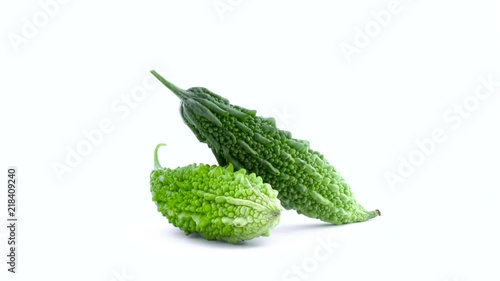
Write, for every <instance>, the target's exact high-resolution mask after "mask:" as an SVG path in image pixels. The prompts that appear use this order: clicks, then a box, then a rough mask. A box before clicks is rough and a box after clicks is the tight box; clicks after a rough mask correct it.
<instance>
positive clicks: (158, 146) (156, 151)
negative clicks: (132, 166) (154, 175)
mask: <svg viewBox="0 0 500 281" xmlns="http://www.w3.org/2000/svg"><path fill="white" fill-rule="evenodd" d="M161 146H166V144H164V143H160V144H158V145H157V146H156V148H155V169H156V170H158V169H161V165H160V161H158V148H160V147H161Z"/></svg>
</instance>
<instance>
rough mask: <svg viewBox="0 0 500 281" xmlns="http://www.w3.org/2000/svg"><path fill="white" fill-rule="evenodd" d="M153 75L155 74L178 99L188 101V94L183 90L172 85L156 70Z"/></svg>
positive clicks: (152, 71)
mask: <svg viewBox="0 0 500 281" xmlns="http://www.w3.org/2000/svg"><path fill="white" fill-rule="evenodd" d="M151 74H153V76H154V77H156V79H158V80H160V82H161V83H162V84H163V85H165V86H166V87H167V88H168V89H170V91H172V92H173V93H174V94H175V95H176V96H177V97H178V98H180V99H181V100H185V99H187V93H186V91H184V90H183V89H181V88H179V87H177V86H175V85H174V84H172V83H170V82H169V81H168V80H167V79H165V78H163V76H161V75H160V74H158V72H156V71H155V70H151Z"/></svg>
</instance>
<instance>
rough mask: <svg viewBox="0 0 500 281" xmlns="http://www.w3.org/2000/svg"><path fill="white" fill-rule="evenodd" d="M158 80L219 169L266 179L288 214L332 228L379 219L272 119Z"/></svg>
mask: <svg viewBox="0 0 500 281" xmlns="http://www.w3.org/2000/svg"><path fill="white" fill-rule="evenodd" d="M152 73H153V75H154V76H155V77H156V78H158V79H159V80H160V81H161V82H162V83H163V84H164V85H165V86H167V87H168V88H169V89H170V90H171V91H172V92H174V94H176V95H177V96H178V97H179V98H180V99H181V109H180V113H181V116H182V118H183V120H184V122H185V124H186V125H187V126H188V127H189V128H190V129H191V130H192V131H193V133H194V134H195V135H196V137H197V138H198V140H199V141H200V142H203V143H206V144H207V145H208V146H209V147H210V148H211V149H212V152H213V153H214V155H215V157H216V158H217V161H218V163H219V164H220V165H226V164H227V163H231V164H233V165H234V167H235V169H240V168H244V169H246V170H247V171H249V172H252V173H255V174H257V175H259V176H260V177H262V179H263V180H264V182H267V183H269V184H271V186H272V188H273V189H275V190H277V191H278V192H279V193H278V198H279V199H280V201H281V204H282V206H283V207H284V208H285V209H287V210H288V209H295V210H296V211H297V213H299V214H303V215H306V216H308V217H311V218H317V219H320V220H322V221H325V222H329V223H332V224H346V223H353V222H363V221H366V220H369V219H371V218H374V217H376V216H378V215H380V212H379V211H378V210H374V211H367V210H366V209H365V208H364V207H363V206H362V205H361V204H359V203H358V202H357V201H356V200H355V198H354V196H353V193H352V191H351V187H350V186H349V184H347V182H346V181H345V180H344V178H343V177H341V176H340V174H339V173H338V172H337V170H336V169H335V168H334V167H333V166H332V165H330V164H329V162H328V161H327V159H325V157H324V156H323V155H322V154H321V153H319V152H317V151H314V150H312V149H311V148H310V147H309V143H308V142H307V141H305V140H298V139H294V138H292V135H291V133H290V132H288V131H283V130H280V129H278V128H277V127H276V122H275V120H274V119H273V118H263V117H260V116H257V114H256V111H255V110H249V109H246V108H243V107H240V106H236V105H232V104H231V103H230V102H229V101H228V100H227V99H225V98H223V97H221V96H219V95H217V94H215V93H213V92H211V91H210V90H208V89H206V88H203V87H195V88H190V89H188V90H182V89H180V88H178V87H176V86H175V85H173V84H171V83H170V82H168V81H167V80H165V79H164V78H163V77H161V76H160V75H159V74H158V73H156V72H155V71H152Z"/></svg>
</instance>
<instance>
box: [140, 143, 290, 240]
mask: <svg viewBox="0 0 500 281" xmlns="http://www.w3.org/2000/svg"><path fill="white" fill-rule="evenodd" d="M163 145H164V144H159V145H158V146H157V147H156V149H155V155H154V159H155V169H154V170H153V171H152V172H151V175H150V184H151V194H152V197H153V201H154V202H155V203H156V206H157V209H158V212H160V213H161V214H162V215H163V216H165V217H166V218H167V219H168V221H169V222H170V223H171V224H173V225H174V226H176V227H178V228H180V229H182V230H184V233H185V234H186V235H189V234H191V233H198V234H200V235H201V236H202V237H203V238H205V239H207V240H224V241H227V242H230V243H236V242H238V241H240V240H250V239H253V238H256V237H259V236H269V235H270V231H271V229H273V228H274V227H275V226H276V225H277V224H278V223H279V220H280V214H281V206H280V203H279V200H278V199H277V193H278V192H277V191H276V190H273V189H272V188H271V186H270V185H269V184H267V183H264V182H263V181H262V178H261V177H258V176H256V175H255V174H254V173H252V174H247V173H246V171H245V170H244V169H240V170H238V171H236V172H235V171H234V170H233V166H232V165H231V164H229V165H227V166H225V167H221V166H216V165H207V164H191V165H188V166H184V167H178V168H176V169H170V168H162V167H161V166H160V164H159V161H158V148H159V147H160V146H163Z"/></svg>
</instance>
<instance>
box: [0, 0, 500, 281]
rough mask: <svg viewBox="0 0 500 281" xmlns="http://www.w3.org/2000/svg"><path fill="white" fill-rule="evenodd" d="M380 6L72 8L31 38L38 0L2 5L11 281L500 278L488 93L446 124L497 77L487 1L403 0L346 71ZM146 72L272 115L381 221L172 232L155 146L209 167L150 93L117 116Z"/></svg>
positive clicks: (492, 108) (169, 105)
mask: <svg viewBox="0 0 500 281" xmlns="http://www.w3.org/2000/svg"><path fill="white" fill-rule="evenodd" d="M46 2H48V0H41V3H46ZM389 2H390V1H387V0H384V1H378V0H377V1H340V2H338V3H332V1H326V0H324V1H290V0H287V1H284V0H282V1H245V0H243V1H230V2H229V3H233V6H234V7H233V8H232V9H231V10H230V11H227V12H225V13H223V14H222V17H220V15H219V14H218V12H217V10H216V9H215V8H214V6H213V4H214V2H213V1H212V0H206V1H152V0H149V1H67V3H66V4H59V5H58V10H56V11H55V12H54V10H52V11H53V13H52V14H53V15H52V16H51V17H48V18H47V19H48V20H47V22H46V23H45V25H44V26H41V25H43V24H44V23H43V19H44V18H43V15H42V14H40V13H44V12H43V11H44V10H43V9H42V7H41V6H40V4H39V3H38V2H37V1H14V2H13V1H2V2H1V4H0V23H1V24H0V29H1V30H0V34H2V37H1V38H2V39H1V40H0V56H1V57H0V61H1V62H0V77H1V80H0V81H1V83H0V93H1V100H0V125H1V127H0V128H1V131H2V137H1V146H0V167H1V169H2V172H1V174H3V177H4V178H5V177H6V173H7V171H6V168H7V166H9V165H15V166H17V167H18V168H19V173H18V178H19V189H18V199H19V206H18V210H19V212H18V216H19V219H20V220H19V233H18V239H19V241H18V242H19V248H18V258H19V263H18V268H17V269H18V272H19V273H18V274H17V275H15V276H14V275H13V274H10V273H9V274H8V273H7V272H6V264H4V263H3V262H2V264H3V265H2V266H0V269H1V276H2V277H1V279H2V280H105V281H108V280H117V281H122V280H127V281H129V280H137V281H145V280H195V279H196V278H199V279H202V278H203V280H384V281H392V280H394V281H396V280H398V281H399V280H408V281H412V280H427V281H434V280H436V281H444V280H449V281H467V280H470V281H472V280H499V279H500V272H499V271H498V264H499V262H500V254H499V253H500V242H499V241H500V240H499V239H498V237H500V230H499V227H498V225H499V219H498V214H499V209H498V205H499V202H500V191H499V188H500V177H498V173H499V172H498V171H499V168H500V161H499V160H498V159H500V149H499V143H500V133H499V125H500V113H499V110H498V108H499V105H500V87H499V86H496V88H495V93H494V94H492V95H490V96H489V97H488V98H486V99H484V100H481V101H480V102H479V104H478V105H477V108H475V109H474V110H473V111H472V112H467V113H468V114H469V116H468V118H464V119H463V122H462V123H461V124H458V123H455V122H450V121H449V122H446V121H445V119H443V114H445V113H446V112H447V111H448V110H449V109H452V110H453V106H454V105H455V104H461V103H462V101H463V100H464V99H466V98H471V96H473V94H474V91H475V89H476V87H477V86H478V85H481V83H480V80H479V77H488V75H490V74H491V75H493V76H492V77H493V78H492V79H493V80H494V81H499V80H500V70H499V66H500V64H499V62H500V60H499V54H500V52H499V50H500V23H499V20H498V19H499V17H500V6H499V3H498V1H474V2H472V1H424V0H421V1H409V0H401V2H399V6H400V8H399V9H400V11H399V13H397V14H393V15H392V17H391V19H390V21H389V22H388V24H386V26H384V27H381V29H380V31H379V32H378V33H377V32H375V31H377V30H375V29H374V30H375V31H374V32H375V33H376V34H372V35H373V36H372V37H370V41H369V43H368V44H366V46H364V47H362V48H359V50H358V53H356V54H353V55H352V56H350V57H349V58H350V59H351V61H350V62H348V59H347V58H346V56H345V55H344V54H343V52H342V49H341V47H340V46H341V44H342V42H345V43H346V44H350V45H353V46H354V44H355V43H354V40H355V36H356V35H357V31H356V28H360V29H361V30H364V29H365V27H366V26H367V25H370V24H371V23H370V22H371V21H373V19H374V18H373V15H372V12H376V13H378V12H379V11H381V10H387V6H388V3H389ZM458 2H459V3H458ZM465 2H468V3H469V4H466V3H465ZM221 3H227V2H226V0H224V1H221ZM52 8H53V7H52ZM34 16H35V17H40V18H37V19H35V20H36V21H37V23H38V25H39V27H37V30H36V31H33V30H31V33H29V34H28V35H29V36H28V37H31V38H27V37H25V41H23V43H19V45H16V44H13V43H12V42H11V41H12V38H13V36H14V37H15V36H19V37H20V36H23V34H22V31H23V28H24V29H26V27H25V25H26V22H25V21H23V18H24V17H25V18H26V19H27V20H28V21H30V22H33V21H34V19H33V17H34ZM40 21H42V22H41V23H40ZM16 38H17V37H16ZM18 39H19V38H18ZM17 42H19V41H17ZM16 50H17V51H16ZM153 68H155V69H157V70H158V71H159V72H160V73H161V74H162V75H164V76H165V77H166V78H168V79H169V80H171V81H172V82H173V83H175V84H177V85H178V86H180V87H183V88H188V87H191V86H205V87H207V88H209V89H211V90H213V91H214V92H216V93H218V94H220V95H222V96H225V97H226V98H228V99H229V100H230V101H231V102H232V103H234V104H238V105H242V106H245V107H247V108H251V109H256V110H257V111H258V114H259V115H262V116H274V117H276V119H277V122H278V125H279V126H280V127H281V128H284V129H287V130H289V131H291V132H292V133H293V136H294V137H296V138H301V139H307V140H309V141H310V143H311V147H312V148H313V149H315V150H318V151H320V152H321V153H323V154H324V155H325V156H326V157H327V158H328V159H329V161H330V163H332V164H333V165H334V166H335V167H336V168H337V169H338V170H339V171H340V173H341V174H342V175H343V176H344V177H345V178H346V179H347V181H348V182H349V183H350V184H351V186H352V189H353V191H354V194H355V195H356V198H357V200H358V201H360V202H361V203H362V204H363V205H364V206H365V207H366V208H368V209H375V208H377V209H380V210H381V211H382V216H381V217H378V218H376V219H373V220H371V221H369V222H365V223H360V224H352V225H344V226H331V225H328V224H325V223H322V222H321V221H319V220H312V219H308V218H306V217H303V216H299V215H297V214H296V213H295V212H294V211H287V212H284V213H283V215H282V219H281V224H279V225H278V226H277V227H276V228H275V229H274V231H273V232H272V235H271V237H262V238H258V239H254V240H251V241H248V242H245V243H242V244H240V245H230V244H227V243H222V242H209V241H205V240H203V239H201V238H199V237H197V236H196V235H193V236H189V237H186V236H184V234H183V233H182V232H181V231H180V230H178V229H176V228H174V227H173V226H172V225H170V224H168V222H167V221H166V219H164V218H163V217H162V216H161V215H160V214H159V213H158V212H157V211H156V207H155V205H154V203H153V202H152V201H151V196H150V193H149V173H150V171H151V170H152V168H153V150H154V147H155V145H156V144H157V143H160V142H165V143H167V144H168V146H167V147H166V148H164V149H163V150H162V151H161V152H160V160H161V163H162V164H163V165H164V166H168V167H172V168H173V167H177V166H183V165H187V164H190V163H193V162H198V163H208V164H215V159H214V157H213V156H212V155H211V152H210V150H209V149H207V147H206V145H205V144H201V143H199V142H198V141H197V140H196V138H195V137H194V135H193V134H192V133H191V132H190V131H189V129H188V128H187V127H186V126H185V125H183V123H182V119H181V117H180V116H179V113H178V109H179V101H178V99H177V98H176V97H175V96H174V95H173V94H172V93H171V92H170V91H168V90H167V89H166V88H164V87H163V86H161V85H159V84H158V83H155V84H153V86H151V87H149V88H150V90H148V91H147V93H146V94H145V95H143V96H139V97H140V100H137V99H136V100H132V102H133V106H134V107H135V108H129V106H127V108H123V106H125V103H123V102H122V100H121V99H122V98H127V97H130V96H131V95H132V93H133V92H134V91H135V90H137V88H136V87H138V86H141V85H142V84H143V81H144V80H145V79H148V77H150V74H149V70H150V69H153ZM495 77H496V78H495ZM147 81H149V82H151V81H153V80H147ZM113 106H121V109H122V110H123V111H118V110H117V108H113ZM125 111H128V115H127V113H125ZM454 116H458V115H456V114H455V115H454ZM103 120H110V122H112V128H113V129H112V131H111V132H109V133H105V134H104V135H103V139H102V141H101V142H100V143H99V144H98V145H96V146H93V149H92V151H91V152H90V153H89V154H88V155H87V156H85V157H84V158H83V159H82V161H81V163H79V164H78V165H75V167H73V168H71V171H70V172H67V173H64V174H63V175H62V177H61V180H59V179H58V176H57V175H56V173H55V172H54V167H53V165H54V163H59V164H61V165H66V164H67V163H66V157H67V155H68V150H67V149H68V148H69V149H76V147H77V145H78V144H79V143H82V142H83V141H84V140H85V139H86V138H85V136H84V134H83V131H84V130H87V131H91V130H95V129H97V128H99V124H100V122H102V121H103ZM456 122H458V121H456ZM453 125H455V127H454V126H453ZM436 128H439V129H442V130H443V131H444V134H445V137H446V141H444V142H442V143H440V144H438V145H437V146H436V147H435V149H434V150H433V151H432V153H430V155H429V156H426V157H425V159H423V161H422V163H421V164H420V165H419V166H418V167H416V168H415V170H414V172H413V173H412V174H411V175H409V176H405V177H402V178H403V179H404V182H398V183H397V184H395V185H394V186H393V187H392V188H391V186H390V184H388V182H387V180H386V178H385V176H386V174H387V173H389V172H391V173H394V174H396V175H397V174H398V171H397V169H398V166H399V165H400V161H401V160H400V159H401V158H399V157H402V158H403V159H408V158H409V156H410V155H411V153H413V152H414V151H418V147H417V146H416V144H415V141H417V140H422V139H425V138H429V137H431V136H432V132H433V130H434V129H436ZM417 153H418V152H417ZM3 185H4V186H5V187H4V188H2V190H4V191H3V192H2V194H3V195H2V196H1V198H2V199H1V203H0V207H1V214H2V215H1V216H2V217H3V216H4V215H5V216H6V209H7V207H6V201H7V198H6V192H5V190H6V185H7V184H6V183H4V184H3ZM2 225H4V224H3V223H2ZM7 235H8V234H7V229H6V228H5V227H2V228H1V229H0V240H1V241H0V242H1V247H0V250H1V253H2V254H1V255H2V257H5V255H6V251H7V247H6V246H7V245H6V238H7ZM321 241H323V242H321ZM325 241H326V242H325ZM325 243H326V245H329V243H334V244H335V245H336V247H331V246H330V247H326V248H325V246H324V245H325ZM318 249H319V251H321V253H322V254H323V255H326V258H323V259H321V260H318V258H317V257H316V256H315V254H314V253H315V251H316V250H318ZM322 257H324V256H322ZM0 260H2V261H3V260H4V258H1V259H0ZM292 270H294V272H297V270H300V271H301V272H303V274H302V275H297V274H296V273H293V272H292ZM305 274H307V275H305Z"/></svg>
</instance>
